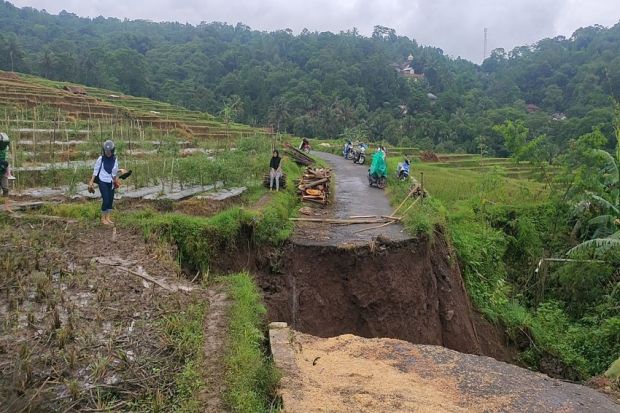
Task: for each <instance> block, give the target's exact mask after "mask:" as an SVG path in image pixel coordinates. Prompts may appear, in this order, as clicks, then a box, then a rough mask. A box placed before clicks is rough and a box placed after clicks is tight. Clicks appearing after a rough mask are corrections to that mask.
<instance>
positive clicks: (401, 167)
mask: <svg viewBox="0 0 620 413" xmlns="http://www.w3.org/2000/svg"><path fill="white" fill-rule="evenodd" d="M396 177H397V178H398V179H400V180H401V181H404V180H406V179H407V178H409V160H408V159H405V161H404V162H401V163H399V164H398V169H397V170H396Z"/></svg>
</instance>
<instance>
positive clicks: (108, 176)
mask: <svg viewBox="0 0 620 413" xmlns="http://www.w3.org/2000/svg"><path fill="white" fill-rule="evenodd" d="M117 175H118V159H116V156H115V155H114V142H112V141H111V140H107V141H105V142H104V143H103V148H102V151H101V156H100V157H99V158H97V161H96V162H95V166H94V168H93V175H92V176H91V177H90V182H89V183H88V191H89V192H91V193H92V192H94V188H93V186H94V184H95V183H97V184H98V185H99V192H100V193H101V200H102V202H101V223H102V224H104V225H112V224H113V222H112V220H111V219H110V214H111V213H112V204H113V202H114V189H115V188H117V187H118V186H119V183H118V177H117Z"/></svg>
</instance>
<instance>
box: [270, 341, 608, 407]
mask: <svg viewBox="0 0 620 413" xmlns="http://www.w3.org/2000/svg"><path fill="white" fill-rule="evenodd" d="M270 335H271V337H272V348H273V350H274V355H275V360H276V365H277V366H278V367H279V368H280V369H281V370H282V371H283V374H284V379H283V381H282V388H281V393H282V396H283V400H284V407H285V411H286V412H308V413H310V412H334V413H336V412H420V413H425V412H428V413H442V412H450V413H456V412H463V413H465V412H519V413H543V412H558V413H560V412H561V413H581V412H591V413H618V412H620V405H618V404H616V403H614V402H613V401H612V400H611V399H609V398H608V397H606V396H605V395H603V394H601V393H599V392H597V391H596V390H593V389H591V388H588V387H585V386H580V385H576V384H572V383H567V382H563V381H560V380H556V379H552V378H549V377H547V376H545V375H543V374H540V373H535V372H532V371H529V370H525V369H522V368H519V367H516V366H513V365H510V364H507V363H502V362H498V361H496V360H494V359H492V358H489V357H481V356H474V355H470V354H463V353H458V352H456V351H452V350H448V349H445V348H443V347H439V346H428V345H415V344H411V343H408V342H404V341H399V340H393V339H365V338H360V337H355V336H352V335H344V336H339V337H334V338H329V339H322V338H317V337H314V336H310V335H307V334H301V333H298V332H294V331H291V330H288V329H281V330H275V332H274V330H271V333H270ZM274 342H275V343H278V344H276V346H275V347H274V345H273V343H274Z"/></svg>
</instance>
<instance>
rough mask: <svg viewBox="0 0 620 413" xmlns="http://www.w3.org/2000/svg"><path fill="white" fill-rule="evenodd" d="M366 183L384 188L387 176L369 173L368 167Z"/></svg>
mask: <svg viewBox="0 0 620 413" xmlns="http://www.w3.org/2000/svg"><path fill="white" fill-rule="evenodd" d="M368 183H369V185H370V186H376V187H377V188H379V189H384V188H385V187H386V185H387V177H386V176H377V175H376V174H371V173H370V169H369V170H368Z"/></svg>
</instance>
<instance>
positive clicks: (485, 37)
mask: <svg viewBox="0 0 620 413" xmlns="http://www.w3.org/2000/svg"><path fill="white" fill-rule="evenodd" d="M487 31H488V29H487V28H486V27H485V28H484V54H483V55H482V61H483V62H484V61H485V59H486V58H487Z"/></svg>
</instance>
